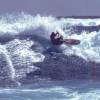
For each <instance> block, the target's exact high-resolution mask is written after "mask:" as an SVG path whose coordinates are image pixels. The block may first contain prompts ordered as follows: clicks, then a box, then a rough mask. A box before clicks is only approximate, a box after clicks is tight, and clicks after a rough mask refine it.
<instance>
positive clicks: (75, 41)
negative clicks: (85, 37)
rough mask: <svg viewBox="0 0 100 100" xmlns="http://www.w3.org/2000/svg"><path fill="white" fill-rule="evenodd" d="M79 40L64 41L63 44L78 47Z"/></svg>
mask: <svg viewBox="0 0 100 100" xmlns="http://www.w3.org/2000/svg"><path fill="white" fill-rule="evenodd" d="M80 42H81V41H80V40H77V39H64V43H65V44H67V45H68V44H69V45H78V44H80Z"/></svg>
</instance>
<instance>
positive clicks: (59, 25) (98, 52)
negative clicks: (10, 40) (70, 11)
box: [0, 13, 100, 62]
mask: <svg viewBox="0 0 100 100" xmlns="http://www.w3.org/2000/svg"><path fill="white" fill-rule="evenodd" d="M99 23H100V19H99V18H98V19H89V18H88V19H73V18H61V19H57V18H55V17H52V16H40V15H37V16H32V15H29V14H25V13H21V14H18V15H14V16H13V15H12V16H11V15H7V16H5V17H4V16H3V17H2V18H1V19H0V34H1V35H2V34H8V33H9V34H10V35H16V34H17V35H18V34H21V32H23V31H26V30H33V32H32V33H31V34H33V36H34V34H35V35H37V36H42V37H44V39H48V40H49V39H50V37H49V36H50V34H51V32H52V31H59V32H60V33H61V34H63V36H64V38H69V39H70V38H74V39H79V40H80V41H81V43H80V44H79V45H76V46H66V45H63V46H61V49H62V52H63V53H64V54H67V55H71V54H74V55H77V56H80V57H82V58H84V59H85V60H87V61H88V60H89V61H96V62H100V44H99V41H100V32H91V33H87V32H86V31H84V32H83V33H82V34H81V35H76V34H73V35H72V34H71V29H70V28H71V26H75V25H85V26H91V25H94V26H97V25H99ZM63 28H67V29H66V30H64V31H63ZM27 34H30V33H27ZM42 45H44V44H42ZM47 46H49V44H47ZM31 52H32V54H34V55H35V57H38V58H39V57H40V54H37V55H36V54H35V53H34V52H33V51H31ZM31 52H30V54H29V55H31ZM19 53H20V54H21V56H25V55H27V54H28V52H27V50H26V51H23V50H21V51H20V52H19ZM38 58H37V59H38ZM40 58H41V57H40ZM32 59H33V58H32ZM34 61H35V60H34Z"/></svg>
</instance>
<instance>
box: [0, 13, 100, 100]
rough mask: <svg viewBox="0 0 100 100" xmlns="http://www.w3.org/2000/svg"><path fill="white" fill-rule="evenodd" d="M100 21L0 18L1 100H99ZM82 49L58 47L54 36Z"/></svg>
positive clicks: (98, 19)
mask: <svg viewBox="0 0 100 100" xmlns="http://www.w3.org/2000/svg"><path fill="white" fill-rule="evenodd" d="M99 29H100V18H85V19H82V18H63V17H62V18H56V17H54V16H41V15H37V16H33V15H30V14H27V13H24V12H22V13H17V14H15V13H14V14H5V15H1V16H0V70H1V71H0V100H88V99H90V100H100V96H99V95H100V86H99V84H100V81H99V80H100V31H99ZM56 31H58V32H59V33H60V34H62V35H63V36H64V38H67V39H79V40H80V41H81V43H80V44H79V45H74V46H71V45H66V44H62V45H60V46H54V45H53V44H52V43H51V41H50V34H51V32H56Z"/></svg>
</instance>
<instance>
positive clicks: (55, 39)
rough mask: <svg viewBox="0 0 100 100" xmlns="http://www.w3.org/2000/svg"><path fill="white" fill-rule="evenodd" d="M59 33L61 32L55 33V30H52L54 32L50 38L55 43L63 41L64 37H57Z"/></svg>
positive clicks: (59, 43) (58, 43)
mask: <svg viewBox="0 0 100 100" xmlns="http://www.w3.org/2000/svg"><path fill="white" fill-rule="evenodd" d="M57 34H59V33H56V34H55V33H54V32H52V34H51V35H50V39H51V41H52V43H53V44H54V45H61V44H62V43H63V37H62V36H60V37H59V38H55V37H56V35H57Z"/></svg>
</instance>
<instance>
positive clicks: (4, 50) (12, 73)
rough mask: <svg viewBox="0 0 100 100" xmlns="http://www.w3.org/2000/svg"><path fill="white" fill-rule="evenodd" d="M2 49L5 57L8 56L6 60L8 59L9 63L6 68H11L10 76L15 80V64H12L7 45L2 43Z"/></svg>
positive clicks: (0, 48)
mask: <svg viewBox="0 0 100 100" xmlns="http://www.w3.org/2000/svg"><path fill="white" fill-rule="evenodd" d="M0 50H1V52H2V53H3V54H4V55H5V58H6V61H7V64H8V65H7V66H8V69H6V70H9V71H7V72H8V73H9V78H10V79H12V80H13V79H14V78H15V69H14V66H13V64H12V61H11V58H10V55H9V53H8V51H7V50H6V47H5V46H1V45H0Z"/></svg>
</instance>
